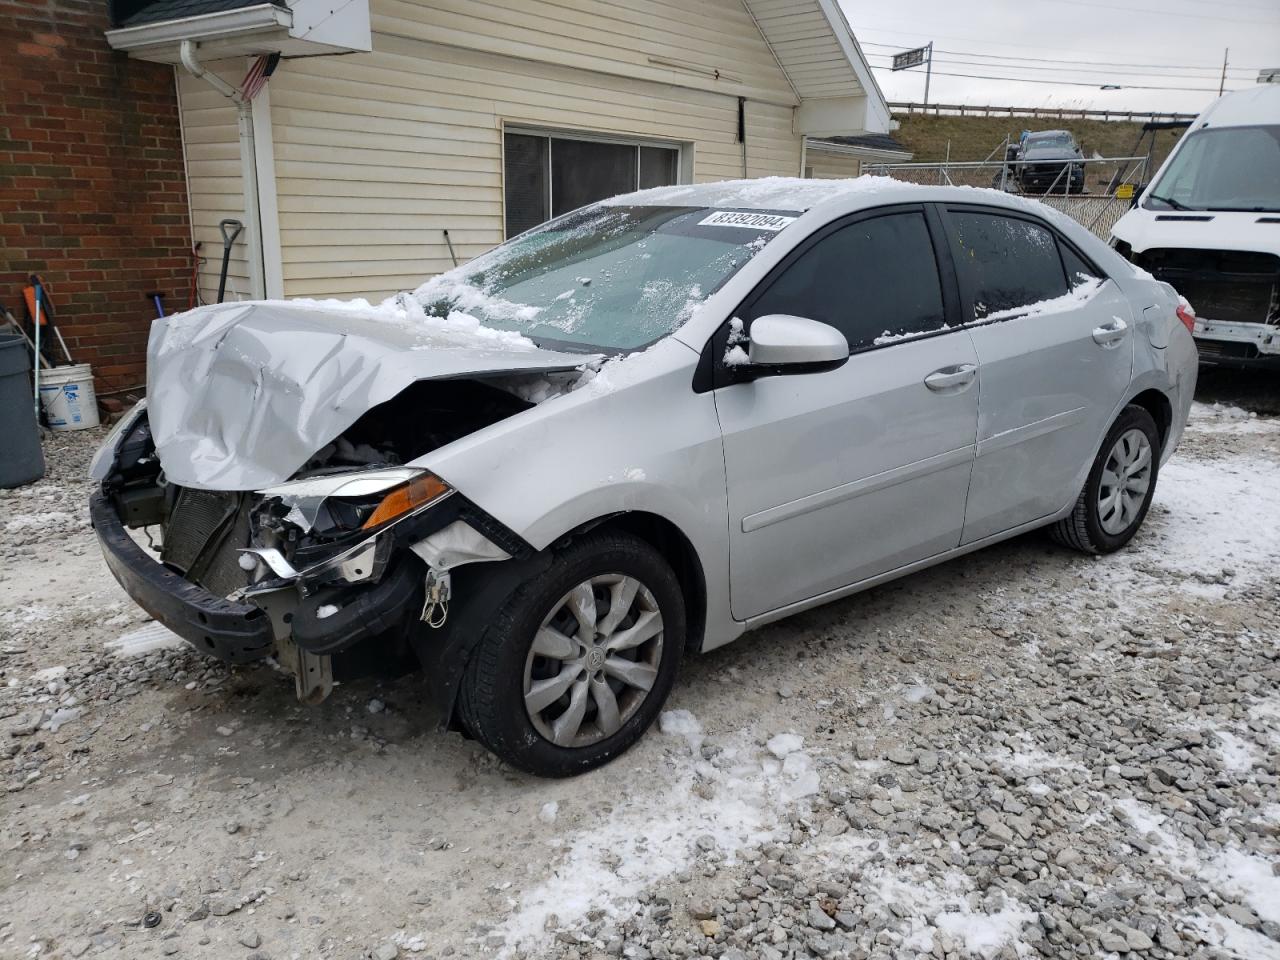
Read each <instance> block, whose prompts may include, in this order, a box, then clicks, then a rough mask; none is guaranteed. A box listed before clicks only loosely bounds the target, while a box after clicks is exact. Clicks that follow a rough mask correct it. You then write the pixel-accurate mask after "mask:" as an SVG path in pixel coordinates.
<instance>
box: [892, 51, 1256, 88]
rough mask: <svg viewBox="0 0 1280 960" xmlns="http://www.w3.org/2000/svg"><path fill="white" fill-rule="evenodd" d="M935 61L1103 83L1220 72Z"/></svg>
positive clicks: (1195, 76)
mask: <svg viewBox="0 0 1280 960" xmlns="http://www.w3.org/2000/svg"><path fill="white" fill-rule="evenodd" d="M870 56H873V57H888V58H890V59H891V55H890V54H887V53H873V54H870ZM933 62H934V63H935V64H938V63H941V64H944V65H946V64H951V65H959V66H969V67H986V68H987V69H992V68H996V67H1003V68H1004V69H1007V70H1033V71H1035V72H1037V73H1043V72H1045V71H1048V72H1050V73H1085V74H1091V75H1094V76H1098V77H1102V78H1103V79H1102V80H1101V81H1100V82H1103V83H1105V82H1108V81H1110V80H1112V79H1119V78H1122V77H1138V78H1144V77H1146V78H1150V77H1158V78H1160V79H1168V80H1204V81H1210V80H1215V79H1217V76H1218V73H1219V71H1215V72H1214V76H1202V75H1198V74H1193V73H1169V72H1167V71H1161V72H1155V71H1151V70H1118V69H1114V68H1111V69H1099V68H1097V67H1065V66H1046V67H1041V66H1028V65H1024V64H1021V63H989V62H986V61H983V60H964V59H957V58H954V57H937V58H935V59H934V61H933ZM1234 79H1247V78H1239V77H1238V78H1234Z"/></svg>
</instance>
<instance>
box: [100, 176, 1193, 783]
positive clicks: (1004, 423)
mask: <svg viewBox="0 0 1280 960" xmlns="http://www.w3.org/2000/svg"><path fill="white" fill-rule="evenodd" d="M1193 319H1194V318H1193V317H1192V316H1191V315H1190V313H1189V312H1188V310H1187V308H1186V307H1185V306H1179V301H1178V298H1177V297H1176V295H1175V294H1174V293H1173V291H1172V290H1171V288H1169V287H1168V286H1167V285H1166V284H1162V283H1158V282H1156V281H1154V280H1152V279H1151V278H1150V277H1149V276H1146V275H1145V274H1142V273H1141V271H1136V270H1135V269H1134V268H1132V267H1131V266H1130V265H1129V264H1127V263H1126V262H1124V261H1123V260H1122V259H1121V258H1120V257H1118V256H1117V255H1116V254H1115V253H1113V252H1112V251H1111V250H1109V249H1107V247H1106V246H1105V245H1104V244H1102V243H1101V242H1100V241H1098V240H1097V239H1096V238H1095V237H1093V236H1092V235H1091V234H1089V233H1088V232H1087V231H1086V230H1084V229H1083V228H1081V227H1079V226H1078V225H1077V224H1075V223H1073V222H1071V221H1068V220H1066V219H1065V218H1063V217H1061V216H1059V215H1057V214H1055V213H1054V212H1053V211H1050V210H1048V209H1046V208H1044V207H1041V206H1040V205H1038V204H1034V203H1031V202H1029V201H1025V200H1019V199H1017V198H1011V197H1007V196H1005V195H1003V194H997V193H993V192H987V191H974V190H960V189H954V188H921V187H911V186H909V185H904V184H893V183H890V182H888V181H881V180H873V179H867V178H864V179H862V180H858V181H804V180H766V181H755V182H752V181H741V182H736V183H722V184H710V185H703V186H695V187H670V188H660V189H658V190H651V191H645V192H642V193H638V194H632V195H629V196H625V197H619V198H616V199H614V200H611V201H607V202H605V203H603V204H598V205H595V206H592V207H588V208H585V209H583V210H580V211H576V212H574V213H572V214H569V215H567V216H565V217H561V218H559V219H557V220H554V221H552V222H550V223H549V224H546V225H544V226H542V227H539V228H536V229H534V230H532V231H529V232H528V233H525V234H522V235H521V236H519V237H516V238H515V239H513V240H511V241H509V242H507V243H505V244H503V245H501V246H499V247H497V248H495V249H494V250H493V251H491V252H490V253H488V254H486V255H484V256H482V257H480V258H478V259H477V260H475V261H473V262H471V263H470V264H468V265H466V266H464V267H461V268H459V269H457V270H454V271H452V272H451V273H448V274H445V275H444V276H442V277H438V278H436V279H434V280H432V281H430V282H428V283H426V284H425V285H424V286H422V287H420V288H419V289H418V290H416V291H415V292H414V293H412V294H401V295H399V296H397V297H394V298H392V299H390V300H388V301H386V302H385V303H383V304H381V305H379V306H376V307H375V306H370V305H369V304H367V303H363V302H353V303H343V302H337V301H326V302H308V301H290V302H284V303H276V302H266V303H239V304H224V305H221V306H215V307H204V308H200V309H197V310H193V311H191V312H188V313H185V314H181V315H178V316H173V317H167V318H164V319H161V320H157V321H156V323H155V326H154V328H153V330H152V334H151V342H150V345H149V371H148V403H147V405H146V406H145V407H143V406H139V407H137V408H135V409H134V410H133V411H132V412H131V414H130V415H129V416H127V417H126V418H125V419H124V420H122V421H121V422H120V423H119V424H118V425H117V428H116V429H115V430H114V431H113V433H112V434H111V436H110V437H109V438H108V440H107V442H106V443H105V444H104V445H103V448H102V449H101V450H100V451H99V453H98V455H97V457H96V458H95V460H94V464H93V467H92V473H93V477H94V478H95V479H96V480H97V481H99V487H98V489H97V490H96V492H95V494H94V496H93V498H92V504H91V507H92V517H93V524H94V528H95V530H96V531H97V534H98V537H99V539H100V541H101V543H102V546H103V550H104V552H105V554H106V558H107V562H108V564H109V566H110V568H111V570H112V572H113V573H114V574H115V576H116V578H117V579H118V580H119V581H120V583H121V584H122V585H123V586H124V588H125V589H126V590H127V591H128V592H129V594H130V595H131V596H132V597H133V598H134V599H135V600H136V601H137V602H138V603H139V604H140V605H141V606H142V607H143V608H145V609H146V610H147V611H149V612H150V613H151V614H152V615H153V616H154V617H155V618H156V619H157V620H159V621H161V622H162V623H164V624H165V625H166V626H168V627H169V628H170V629H172V630H174V631H175V632H176V633H178V634H180V635H181V636H182V637H184V638H186V639H187V640H188V641H189V642H191V643H192V644H193V645H194V646H195V647H196V648H197V649H199V650H202V651H204V652H206V653H208V654H209V655H211V656H215V657H219V658H222V659H224V660H227V661H230V662H233V663H246V662H250V661H254V660H258V659H261V658H264V657H267V656H275V657H276V659H277V660H278V661H279V662H280V663H281V664H283V665H284V666H285V667H286V668H288V669H289V670H290V671H292V673H293V674H294V676H295V678H296V683H297V690H298V695H299V697H300V698H301V699H303V700H305V701H309V702H313V701H317V700H320V699H323V698H324V697H325V695H326V694H327V693H328V692H329V690H330V688H331V686H332V684H333V682H334V680H335V679H336V678H342V677H347V676H355V675H359V674H367V673H371V672H384V673H396V672H402V671H404V670H406V669H409V668H411V667H413V666H420V667H421V668H422V670H423V671H424V673H425V675H426V677H427V680H428V684H429V686H430V688H431V690H432V692H433V699H434V701H435V702H436V703H437V704H438V706H439V709H440V711H441V719H442V721H443V722H445V723H452V724H457V725H459V726H461V727H462V728H463V729H464V730H465V731H466V732H467V733H469V734H470V735H471V736H474V737H475V738H476V739H478V740H480V741H481V742H483V743H484V744H485V745H487V746H488V747H489V748H491V749H492V750H493V751H494V752H496V753H497V754H498V755H500V756H501V757H503V758H504V759H506V760H508V761H510V762H511V763H513V764H515V765H517V766H519V767H522V768H524V769H526V770H530V771H533V772H535V773H539V774H545V775H566V774H571V773H575V772H578V771H582V770H585V769H588V768H590V767H593V766H596V765H598V764H600V763H603V762H605V761H607V760H608V759H610V758H611V757H613V756H616V755H617V754H618V753H619V752H621V751H622V750H624V749H626V748H627V747H628V746H630V745H631V744H632V743H633V742H634V741H635V740H636V739H637V738H638V737H639V736H640V735H641V733H642V732H643V731H644V730H645V728H646V727H648V725H649V724H650V723H651V722H652V721H653V720H654V718H655V717H656V716H657V714H658V711H659V710H660V709H661V706H662V704H663V701H664V700H665V699H666V696H667V694H668V692H669V691H670V689H671V686H672V683H673V681H674V679H675V674H676V670H677V667H678V664H679V662H680V660H681V658H682V657H683V656H684V655H685V654H686V653H687V652H690V651H702V650H709V649H712V648H714V647H717V646H720V645H722V644H725V643H727V642H729V641H730V640H733V639H734V638H735V637H737V636H739V635H740V634H742V633H743V632H744V631H746V630H748V629H751V628H752V627H756V626H759V625H761V624H764V623H767V622H769V621H772V620H776V619H778V618H780V617H783V616H786V615H788V614H790V613H794V612H797V611H799V610H803V609H807V608H809V607H812V606H815V605H817V604H820V603H824V602H826V601H829V600H833V599H836V598H838V597H841V596H845V595H847V594H850V593H853V592H855V591H857V590H860V589H863V588H866V587H868V586H871V585H874V584H876V583H880V582H883V581H885V580H888V579H891V578H893V577H896V576H900V575H902V574H905V573H908V572H910V571H912V570H916V569H919V568H921V567H924V566H927V565H929V564H933V563H937V562H939V561H941V560H945V559H947V558H949V557H954V556H957V555H959V554H961V553H965V552H967V551H970V550H973V549H976V548H978V547H981V546H983V545H985V544H988V543H992V542H994V541H996V540H1000V539H1003V538H1006V537H1009V536H1013V535H1015V534H1017V533H1020V532H1023V531H1027V530H1031V529H1033V528H1036V527H1048V528H1049V529H1050V530H1051V532H1053V533H1054V535H1055V536H1056V537H1057V538H1058V539H1059V540H1060V541H1062V542H1064V543H1067V544H1068V545H1070V546H1074V547H1077V548H1079V549H1083V550H1087V551H1090V552H1094V553H1105V552H1109V551H1111V550H1116V549H1118V548H1120V547H1121V546H1123V545H1124V544H1125V543H1127V542H1128V540H1129V539H1130V538H1131V537H1132V536H1133V535H1134V534H1135V533H1136V531H1137V530H1138V527H1139V526H1140V525H1141V523H1142V520H1143V517H1144V516H1145V514H1146V510H1147V507H1148V505H1149V504H1150V502H1151V496H1152V494H1153V492H1154V490H1155V484H1156V477H1157V473H1158V471H1159V468H1160V465H1161V464H1162V463H1163V462H1164V461H1165V460H1166V459H1167V458H1168V457H1169V456H1170V455H1171V454H1172V452H1173V450H1174V447H1175V446H1176V445H1177V443H1178V440H1179V438H1180V436H1181V434H1182V429H1183V425H1184V423H1185V420H1186V415H1187V411H1188V408H1189V406H1190V403H1191V395H1192V391H1193V388H1194V385H1195V373H1196V363H1195V348H1194V346H1193V344H1192V340H1191V335H1190V332H1189V325H1190V323H1191V322H1193ZM131 530H132V531H134V532H133V533H131V532H130V531H131ZM157 530H158V532H159V537H158V540H159V543H160V546H159V547H158V552H159V557H158V559H156V558H153V557H152V556H149V555H148V553H147V551H146V550H145V549H144V548H143V547H142V546H141V543H143V542H148V541H149V539H150V538H152V537H153V535H154V533H155V532H156V531H157Z"/></svg>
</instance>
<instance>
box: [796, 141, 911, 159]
mask: <svg viewBox="0 0 1280 960" xmlns="http://www.w3.org/2000/svg"><path fill="white" fill-rule="evenodd" d="M804 148H805V150H807V151H808V152H809V153H815V152H816V153H828V154H831V155H832V156H839V157H856V158H858V159H859V160H874V161H876V162H878V163H905V162H906V161H908V160H910V159H911V157H912V153H911V151H910V150H881V149H879V148H877V147H860V146H858V145H856V144H852V143H832V142H831V141H830V140H823V139H821V138H819V137H806V138H805V143H804Z"/></svg>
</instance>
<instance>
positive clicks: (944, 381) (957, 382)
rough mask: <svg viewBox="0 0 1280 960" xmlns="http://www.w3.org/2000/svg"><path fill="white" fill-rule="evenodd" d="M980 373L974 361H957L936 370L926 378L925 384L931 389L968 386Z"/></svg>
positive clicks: (938, 389)
mask: <svg viewBox="0 0 1280 960" xmlns="http://www.w3.org/2000/svg"><path fill="white" fill-rule="evenodd" d="M977 375H978V368H977V367H976V366H975V365H974V364H972V363H957V364H956V365H955V366H952V367H943V368H942V369H941V370H935V371H933V373H931V374H929V375H928V376H927V377H925V378H924V385H925V386H926V387H928V388H929V389H930V390H936V391H942V390H952V389H955V388H956V387H967V386H968V385H969V384H971V383H973V379H974V377H976V376H977Z"/></svg>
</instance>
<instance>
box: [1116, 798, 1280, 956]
mask: <svg viewBox="0 0 1280 960" xmlns="http://www.w3.org/2000/svg"><path fill="white" fill-rule="evenodd" d="M1116 806H1117V808H1119V809H1121V810H1122V811H1123V812H1124V814H1125V817H1126V819H1127V820H1128V821H1129V822H1130V823H1132V824H1133V825H1134V827H1135V828H1136V829H1138V830H1139V831H1140V832H1141V833H1142V834H1143V835H1144V836H1145V837H1147V838H1148V839H1154V840H1155V841H1156V844H1155V846H1154V847H1153V849H1152V851H1151V856H1152V857H1154V858H1156V859H1157V860H1158V861H1159V862H1160V863H1162V864H1164V865H1165V866H1167V867H1168V868H1169V869H1170V871H1171V874H1172V875H1173V877H1174V878H1175V879H1177V878H1178V877H1186V878H1194V879H1196V880H1198V881H1199V882H1200V883H1202V884H1204V885H1205V886H1207V887H1210V888H1211V889H1213V890H1214V891H1215V892H1216V893H1217V894H1218V896H1220V897H1222V898H1223V899H1224V900H1228V901H1239V902H1242V903H1244V904H1245V905H1247V906H1248V907H1249V909H1251V910H1252V911H1253V912H1254V913H1256V914H1257V915H1258V916H1259V917H1260V918H1261V919H1262V920H1264V921H1269V922H1271V923H1280V874H1277V873H1276V869H1275V864H1276V862H1277V861H1275V860H1272V859H1269V858H1267V857H1265V856H1260V855H1258V854H1255V853H1252V852H1250V851H1247V850H1245V849H1243V848H1241V847H1235V846H1232V847H1227V848H1225V849H1223V850H1221V851H1219V852H1216V853H1214V854H1213V855H1211V856H1206V855H1205V854H1204V853H1202V852H1201V851H1199V850H1197V849H1196V847H1195V845H1194V844H1193V843H1192V842H1191V841H1190V840H1189V839H1188V838H1187V837H1185V836H1183V835H1182V834H1181V833H1180V832H1178V831H1177V830H1176V828H1174V827H1173V826H1172V825H1168V826H1166V824H1167V821H1168V818H1167V817H1166V816H1165V815H1164V814H1162V813H1160V812H1159V811H1158V810H1157V809H1156V808H1154V807H1152V806H1150V805H1149V804H1145V803H1142V802H1141V801H1138V800H1133V799H1130V800H1122V801H1117V803H1116ZM1187 919H1189V920H1190V921H1191V922H1192V924H1193V925H1194V926H1195V927H1196V928H1197V929H1199V930H1200V931H1201V932H1202V933H1204V934H1205V935H1206V937H1207V938H1208V940H1209V941H1210V942H1211V943H1215V944H1218V945H1221V946H1224V947H1227V948H1228V949H1230V950H1232V951H1233V952H1236V953H1237V954H1238V955H1240V956H1246V957H1263V956H1275V957H1277V958H1280V948H1278V947H1277V945H1276V944H1275V942H1274V941H1271V940H1268V939H1267V938H1265V937H1261V936H1259V935H1257V934H1253V933H1250V932H1249V931H1248V930H1246V929H1245V928H1244V927H1242V926H1240V925H1239V924H1237V923H1235V922H1234V921H1233V920H1230V919H1228V918H1227V917H1225V916H1213V917H1188V918H1187ZM1267 945H1269V947H1268V946H1267ZM1264 947H1267V949H1269V950H1270V951H1271V952H1270V953H1268V952H1266V950H1265V949H1263V948H1264Z"/></svg>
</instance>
